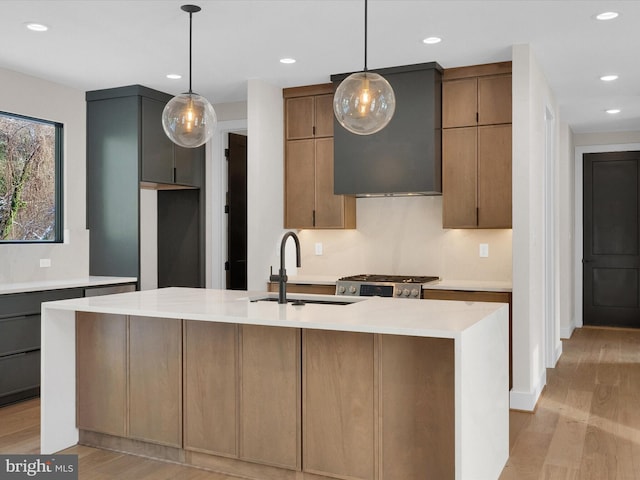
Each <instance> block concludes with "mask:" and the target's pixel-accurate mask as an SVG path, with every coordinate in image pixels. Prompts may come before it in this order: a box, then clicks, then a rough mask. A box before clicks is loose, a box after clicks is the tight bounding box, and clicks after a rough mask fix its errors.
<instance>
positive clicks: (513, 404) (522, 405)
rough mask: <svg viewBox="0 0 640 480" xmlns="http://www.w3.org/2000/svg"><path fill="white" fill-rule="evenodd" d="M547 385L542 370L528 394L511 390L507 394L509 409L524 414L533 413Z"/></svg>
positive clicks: (544, 372) (544, 373)
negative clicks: (520, 411)
mask: <svg viewBox="0 0 640 480" xmlns="http://www.w3.org/2000/svg"><path fill="white" fill-rule="evenodd" d="M546 384H547V372H546V370H545V369H543V371H542V374H541V375H540V378H538V380H537V382H536V385H534V388H533V390H532V391H530V392H519V391H517V390H511V392H509V408H511V409H512V410H523V411H525V412H533V411H534V410H535V409H536V403H538V399H539V398H540V395H541V394H542V389H543V388H544V386H545V385H546Z"/></svg>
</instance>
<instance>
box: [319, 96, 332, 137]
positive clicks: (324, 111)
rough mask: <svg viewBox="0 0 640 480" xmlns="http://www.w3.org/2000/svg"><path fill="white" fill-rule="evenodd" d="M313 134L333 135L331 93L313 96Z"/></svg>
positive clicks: (321, 135)
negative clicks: (314, 114)
mask: <svg viewBox="0 0 640 480" xmlns="http://www.w3.org/2000/svg"><path fill="white" fill-rule="evenodd" d="M315 101H316V103H315V113H316V119H315V127H316V130H315V136H316V137H333V94H329V95H318V96H316V97H315Z"/></svg>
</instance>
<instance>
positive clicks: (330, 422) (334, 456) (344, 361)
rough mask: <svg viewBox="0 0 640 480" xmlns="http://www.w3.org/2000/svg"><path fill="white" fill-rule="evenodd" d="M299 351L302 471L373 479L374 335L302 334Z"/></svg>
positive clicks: (350, 333)
mask: <svg viewBox="0 0 640 480" xmlns="http://www.w3.org/2000/svg"><path fill="white" fill-rule="evenodd" d="M302 348H303V350H302V351H303V366H304V370H303V379H302V382H303V394H302V412H303V420H302V431H303V435H304V438H303V445H304V451H303V455H304V458H303V465H304V471H305V472H310V473H316V474H321V475H329V476H337V477H338V478H349V479H373V478H374V473H375V461H374V460H375V449H376V442H375V420H376V416H375V406H374V405H375V393H374V392H375V380H374V377H375V375H376V373H377V372H376V371H375V362H374V336H373V334H367V333H352V332H335V331H324V330H304V331H303V347H302Z"/></svg>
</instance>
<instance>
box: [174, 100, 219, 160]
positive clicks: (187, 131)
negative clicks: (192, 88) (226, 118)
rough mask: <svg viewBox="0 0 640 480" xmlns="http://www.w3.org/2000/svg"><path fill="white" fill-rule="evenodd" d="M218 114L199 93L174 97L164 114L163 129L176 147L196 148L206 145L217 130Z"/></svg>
mask: <svg viewBox="0 0 640 480" xmlns="http://www.w3.org/2000/svg"><path fill="white" fill-rule="evenodd" d="M216 122H217V117H216V112H215V110H214V109H213V107H212V106H211V104H210V103H209V101H208V100H207V99H206V98H204V97H202V96H200V95H198V94H197V93H193V92H191V93H181V94H180V95H176V96H175V97H173V98H172V99H171V100H170V101H169V103H167V105H166V106H165V107H164V110H163V112H162V127H163V128H164V131H165V133H166V134H167V136H168V137H169V138H170V139H171V141H172V142H173V143H175V144H176V145H180V146H181V147H186V148H196V147H199V146H201V145H204V144H205V143H206V142H207V141H208V140H209V139H210V138H211V137H212V136H213V132H214V130H215V128H216Z"/></svg>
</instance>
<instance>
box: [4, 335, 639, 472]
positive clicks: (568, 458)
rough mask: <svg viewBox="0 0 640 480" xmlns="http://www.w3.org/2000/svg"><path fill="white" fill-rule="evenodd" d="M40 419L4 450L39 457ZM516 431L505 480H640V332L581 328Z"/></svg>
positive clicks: (25, 412) (18, 409)
mask: <svg viewBox="0 0 640 480" xmlns="http://www.w3.org/2000/svg"><path fill="white" fill-rule="evenodd" d="M39 417H40V403H39V400H37V399H36V400H30V401H27V402H22V403H19V404H15V405H10V406H7V407H3V408H0V453H38V451H39V442H40V435H39V423H40V422H39ZM510 428H511V435H510V437H511V456H510V457H509V461H508V463H507V465H506V467H505V469H504V471H503V472H502V475H501V477H500V480H516V479H517V480H530V479H531V480H640V330H638V331H635V330H614V329H595V328H583V329H578V330H576V331H575V333H574V334H573V336H572V338H571V339H570V340H564V341H563V355H562V358H561V359H560V361H559V362H558V365H557V367H556V368H555V369H550V370H547V386H546V388H545V391H544V392H543V394H542V397H541V398H540V401H539V402H538V406H537V409H536V412H535V414H530V413H523V412H514V411H512V412H511V413H510ZM65 453H75V454H78V456H79V464H80V466H79V469H80V478H81V479H82V480H110V479H118V480H120V479H140V480H151V479H154V480H160V479H172V480H231V479H232V478H235V477H230V476H225V475H217V474H214V473H210V472H206V471H203V470H199V469H196V468H189V467H183V466H179V465H175V464H170V463H165V462H160V461H156V460H149V459H145V458H141V457H135V456H132V455H126V454H122V453H117V452H109V451H106V450H99V449H95V448H89V447H84V446H76V447H73V448H70V449H68V450H66V451H65ZM394 480H395V479H394ZM398 480H400V479H398Z"/></svg>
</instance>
